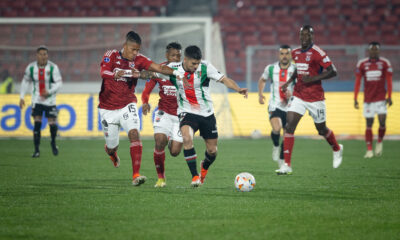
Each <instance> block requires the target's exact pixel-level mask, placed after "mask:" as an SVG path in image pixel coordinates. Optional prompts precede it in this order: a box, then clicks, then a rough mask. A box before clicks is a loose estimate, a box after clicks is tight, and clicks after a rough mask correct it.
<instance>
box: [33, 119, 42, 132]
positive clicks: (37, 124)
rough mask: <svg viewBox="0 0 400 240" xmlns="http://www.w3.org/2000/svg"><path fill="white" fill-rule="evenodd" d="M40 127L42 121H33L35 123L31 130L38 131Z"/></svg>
mask: <svg viewBox="0 0 400 240" xmlns="http://www.w3.org/2000/svg"><path fill="white" fill-rule="evenodd" d="M41 127H42V121H35V124H34V126H33V131H35V132H38V131H40V129H41Z"/></svg>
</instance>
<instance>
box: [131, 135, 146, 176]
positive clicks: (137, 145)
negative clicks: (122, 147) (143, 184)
mask: <svg viewBox="0 0 400 240" xmlns="http://www.w3.org/2000/svg"><path fill="white" fill-rule="evenodd" d="M142 148H143V147H142V142H141V141H135V142H131V149H130V150H131V159H132V170H133V177H134V178H135V177H136V176H138V175H140V174H139V171H140V164H141V163H142Z"/></svg>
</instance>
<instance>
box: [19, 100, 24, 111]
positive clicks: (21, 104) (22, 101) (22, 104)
mask: <svg viewBox="0 0 400 240" xmlns="http://www.w3.org/2000/svg"><path fill="white" fill-rule="evenodd" d="M19 107H20V108H21V109H22V108H24V107H25V100H24V99H20V100H19Z"/></svg>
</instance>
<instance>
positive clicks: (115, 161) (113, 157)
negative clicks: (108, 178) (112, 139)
mask: <svg viewBox="0 0 400 240" xmlns="http://www.w3.org/2000/svg"><path fill="white" fill-rule="evenodd" d="M104 150H105V151H106V153H107V154H108V152H107V145H104ZM108 156H110V155H108ZM110 160H111V162H112V163H113V165H114V167H116V168H117V167H119V164H120V162H121V160H120V159H119V157H118V155H117V152H114V154H113V155H111V156H110Z"/></svg>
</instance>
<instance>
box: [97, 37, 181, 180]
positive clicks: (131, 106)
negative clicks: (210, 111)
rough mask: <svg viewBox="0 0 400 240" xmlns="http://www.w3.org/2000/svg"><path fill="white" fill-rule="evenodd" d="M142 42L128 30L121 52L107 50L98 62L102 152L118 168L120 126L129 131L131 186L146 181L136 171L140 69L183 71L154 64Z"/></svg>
mask: <svg viewBox="0 0 400 240" xmlns="http://www.w3.org/2000/svg"><path fill="white" fill-rule="evenodd" d="M141 43H142V40H141V38H140V36H139V34H137V33H136V32H134V31H130V32H128V33H127V35H126V41H125V43H124V45H123V48H122V49H121V50H120V51H118V50H109V51H107V52H106V53H105V54H104V57H103V59H102V62H101V77H102V78H103V82H102V85H101V91H100V93H99V101H100V103H99V106H98V107H99V113H100V116H101V123H102V126H103V132H104V137H105V140H106V145H105V151H106V153H107V154H108V155H109V156H110V159H111V161H112V162H113V164H114V167H119V164H120V159H119V157H118V155H117V149H118V144H119V128H120V127H122V128H123V129H124V130H125V131H126V132H127V133H128V138H129V141H130V143H131V144H130V155H131V160H132V169H133V175H132V178H133V181H132V185H134V186H139V185H141V184H142V183H144V182H145V181H146V177H145V176H141V175H140V173H139V171H140V165H141V161H142V142H141V140H140V136H139V127H140V120H139V115H138V111H137V106H136V102H137V99H136V96H135V87H136V84H137V80H138V77H139V71H141V70H143V69H145V70H149V71H153V72H158V73H163V74H166V75H174V76H177V77H178V78H180V79H182V78H183V76H182V74H180V73H178V72H177V71H174V70H173V69H171V68H169V67H167V66H161V65H159V64H156V63H154V62H152V61H151V60H150V59H148V58H147V57H145V56H143V55H141V54H139V50H140V46H141Z"/></svg>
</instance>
